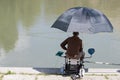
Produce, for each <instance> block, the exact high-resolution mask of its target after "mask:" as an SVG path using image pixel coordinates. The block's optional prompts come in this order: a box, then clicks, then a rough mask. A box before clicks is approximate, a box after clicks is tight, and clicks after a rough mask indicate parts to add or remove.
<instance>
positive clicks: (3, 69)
mask: <svg viewBox="0 0 120 80" xmlns="http://www.w3.org/2000/svg"><path fill="white" fill-rule="evenodd" d="M8 71H11V72H14V73H28V74H42V73H46V74H60V68H32V67H0V73H7V72H8ZM85 71H86V73H120V69H103V68H89V69H85Z"/></svg>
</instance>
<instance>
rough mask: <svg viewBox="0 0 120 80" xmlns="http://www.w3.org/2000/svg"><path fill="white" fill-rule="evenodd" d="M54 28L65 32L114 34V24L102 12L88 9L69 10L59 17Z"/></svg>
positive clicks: (75, 8)
mask: <svg viewBox="0 0 120 80" xmlns="http://www.w3.org/2000/svg"><path fill="white" fill-rule="evenodd" d="M52 28H58V29H60V30H62V31H65V32H81V33H99V32H113V26H112V24H111V23H110V21H109V20H108V18H107V17H106V16H105V15H104V14H103V13H102V12H100V11H99V10H96V9H91V8H87V7H74V8H70V9H68V10H67V11H65V12H64V13H63V14H61V15H60V16H59V17H58V19H57V20H56V21H55V23H54V24H53V25H52Z"/></svg>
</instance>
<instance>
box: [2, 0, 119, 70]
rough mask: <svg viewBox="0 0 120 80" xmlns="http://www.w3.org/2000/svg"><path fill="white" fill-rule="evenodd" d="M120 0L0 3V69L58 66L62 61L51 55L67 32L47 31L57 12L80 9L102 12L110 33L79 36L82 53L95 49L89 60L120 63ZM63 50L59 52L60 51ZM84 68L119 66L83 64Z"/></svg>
mask: <svg viewBox="0 0 120 80" xmlns="http://www.w3.org/2000/svg"><path fill="white" fill-rule="evenodd" d="M119 3H120V0H35V1H34V0H12V1H10V0H0V66H9V67H61V66H62V65H63V63H64V59H63V58H60V57H57V56H55V54H56V52H57V51H60V50H62V49H61V48H60V46H59V44H60V43H61V42H62V41H63V40H64V39H65V38H67V37H69V36H71V35H72V34H71V33H65V32H63V31H60V30H58V29H53V28H51V25H52V24H53V23H54V22H55V20H56V19H57V18H58V17H59V15H60V14H61V13H63V12H64V11H65V10H67V9H69V8H71V7H77V6H84V7H90V8H95V9H98V10H100V11H102V12H103V13H104V14H105V15H106V16H107V17H108V18H109V20H110V21H111V23H112V25H113V27H114V32H113V33H100V34H93V35H91V34H80V37H81V39H83V44H84V51H85V52H86V56H89V55H88V54H87V50H88V48H91V47H93V48H95V50H96V52H95V54H94V55H93V57H92V58H91V59H87V60H90V61H100V62H110V63H120V58H119V56H120V49H119V47H120V27H119V25H120V22H119V21H120V6H119ZM62 51H63V50H62ZM85 67H93V68H94V67H97V68H108V67H109V68H119V67H120V66H110V65H96V64H87V63H86V64H85Z"/></svg>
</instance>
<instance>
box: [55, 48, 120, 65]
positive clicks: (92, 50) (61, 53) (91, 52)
mask: <svg viewBox="0 0 120 80" xmlns="http://www.w3.org/2000/svg"><path fill="white" fill-rule="evenodd" d="M94 52H95V49H94V48H89V49H88V53H89V54H90V57H85V58H92V55H93V54H94ZM63 53H64V52H62V51H58V52H57V54H56V56H59V57H64V58H65V57H66V56H62V55H63ZM84 63H93V64H105V65H115V66H120V64H117V63H108V62H96V61H86V60H85V61H84Z"/></svg>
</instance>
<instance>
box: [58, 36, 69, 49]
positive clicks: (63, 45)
mask: <svg viewBox="0 0 120 80" xmlns="http://www.w3.org/2000/svg"><path fill="white" fill-rule="evenodd" d="M68 39H69V38H67V39H66V40H64V41H63V42H62V43H61V45H60V46H61V48H63V49H64V50H67V48H66V44H67V43H68Z"/></svg>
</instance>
